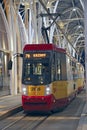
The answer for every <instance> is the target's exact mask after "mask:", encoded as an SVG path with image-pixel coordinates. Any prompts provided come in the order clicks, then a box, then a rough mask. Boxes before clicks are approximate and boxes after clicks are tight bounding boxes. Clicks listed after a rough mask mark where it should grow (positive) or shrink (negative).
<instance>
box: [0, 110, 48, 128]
mask: <svg viewBox="0 0 87 130" xmlns="http://www.w3.org/2000/svg"><path fill="white" fill-rule="evenodd" d="M48 117H49V115H44V116H43V115H42V116H41V115H40V116H37V115H36V116H35V115H33V116H31V115H29V114H24V112H23V111H22V112H19V113H17V114H15V115H12V116H10V117H8V118H6V119H4V120H2V121H1V122H0V130H12V129H14V128H15V130H17V129H28V130H35V129H36V128H38V126H39V125H40V124H42V123H43V122H44V121H45V120H46V119H47V118H48ZM19 126H20V128H19Z"/></svg>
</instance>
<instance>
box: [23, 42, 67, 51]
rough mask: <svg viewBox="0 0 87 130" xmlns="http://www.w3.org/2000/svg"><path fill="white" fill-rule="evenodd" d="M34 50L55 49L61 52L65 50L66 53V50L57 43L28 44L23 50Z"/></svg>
mask: <svg viewBox="0 0 87 130" xmlns="http://www.w3.org/2000/svg"><path fill="white" fill-rule="evenodd" d="M34 50H37V51H39V50H42V51H43V50H46V51H47V50H55V51H59V52H63V53H66V50H65V49H63V48H59V47H58V46H57V45H55V44H51V43H50V44H26V45H25V46H24V48H23V51H34Z"/></svg>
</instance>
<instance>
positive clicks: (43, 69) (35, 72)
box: [22, 57, 50, 85]
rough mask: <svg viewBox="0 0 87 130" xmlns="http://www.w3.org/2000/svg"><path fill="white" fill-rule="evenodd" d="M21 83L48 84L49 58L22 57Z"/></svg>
mask: <svg viewBox="0 0 87 130" xmlns="http://www.w3.org/2000/svg"><path fill="white" fill-rule="evenodd" d="M22 83H23V84H29V85H40V84H49V83H50V66H49V58H47V57H46V58H28V59H26V58H24V61H23V72H22Z"/></svg>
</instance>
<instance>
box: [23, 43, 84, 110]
mask: <svg viewBox="0 0 87 130" xmlns="http://www.w3.org/2000/svg"><path fill="white" fill-rule="evenodd" d="M22 70H23V71H22V105H23V109H24V111H29V112H33V111H36V112H37V111H43V112H47V111H55V110H58V109H60V108H63V107H65V106H66V105H67V104H69V102H70V101H71V100H72V99H73V98H74V97H75V96H76V94H77V92H78V90H79V88H80V89H81V88H82V87H83V82H84V68H83V66H82V65H81V64H80V63H78V62H77V61H75V59H73V58H71V57H70V56H69V54H68V53H67V52H66V50H64V49H62V48H58V47H57V46H56V45H54V44H26V45H25V46H24V49H23V68H22Z"/></svg>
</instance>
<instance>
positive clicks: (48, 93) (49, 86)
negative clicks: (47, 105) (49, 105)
mask: <svg viewBox="0 0 87 130" xmlns="http://www.w3.org/2000/svg"><path fill="white" fill-rule="evenodd" d="M51 93H52V89H51V85H46V95H50V94H51Z"/></svg>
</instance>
